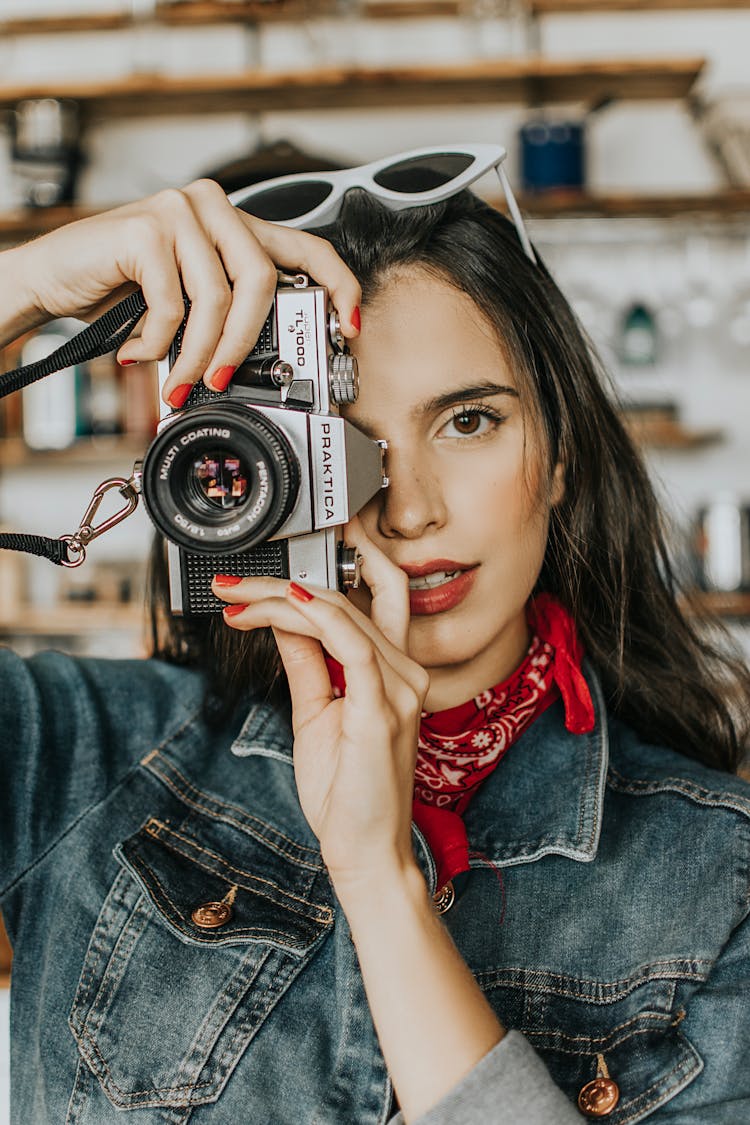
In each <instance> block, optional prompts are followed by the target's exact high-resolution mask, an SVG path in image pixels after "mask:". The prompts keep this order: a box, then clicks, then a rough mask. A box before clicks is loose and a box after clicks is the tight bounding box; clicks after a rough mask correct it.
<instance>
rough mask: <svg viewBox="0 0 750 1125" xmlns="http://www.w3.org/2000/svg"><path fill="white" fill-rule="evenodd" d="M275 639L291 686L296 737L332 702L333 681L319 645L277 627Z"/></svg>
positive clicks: (311, 638)
mask: <svg viewBox="0 0 750 1125" xmlns="http://www.w3.org/2000/svg"><path fill="white" fill-rule="evenodd" d="M273 635H274V637H275V639H276V646H277V648H278V650H279V656H280V657H281V660H282V663H283V665H284V670H285V671H286V678H287V681H288V683H289V694H290V696H291V699H292V723H293V727H294V733H295V735H296V734H297V733H298V731H299V730H301V729H302V727H304V726H306V724H307V723H309V722H311V721H312V720H313V719H315V718H317V716H318V715H319V714H320V713H321V711H324V710H325V709H326V707H327V706H328V705H329V703H330V702H331V701H332V700H333V698H334V695H333V691H332V689H331V681H330V678H329V676H328V669H327V668H326V664H325V660H324V658H323V650H322V648H321V646H320V641H318V640H316V639H315V638H313V637H306V636H302V635H301V634H299V633H288V632H287V631H286V630H284V629H280V628H279V627H278V626H276V627H275V628H274V630H273Z"/></svg>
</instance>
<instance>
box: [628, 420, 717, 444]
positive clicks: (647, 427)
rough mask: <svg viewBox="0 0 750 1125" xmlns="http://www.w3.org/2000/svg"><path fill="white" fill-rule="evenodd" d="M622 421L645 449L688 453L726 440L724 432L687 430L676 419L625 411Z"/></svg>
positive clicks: (634, 438)
mask: <svg viewBox="0 0 750 1125" xmlns="http://www.w3.org/2000/svg"><path fill="white" fill-rule="evenodd" d="M622 420H623V422H624V423H625V426H626V427H627V430H628V432H629V434H630V436H631V437H632V438H633V440H634V441H635V442H637V443H638V445H640V446H642V447H643V448H645V449H653V450H673V451H677V452H679V451H682V452H688V451H690V450H695V449H704V448H705V447H706V446H709V445H716V444H717V443H718V442H720V441H722V440H723V438H724V433H723V431H722V430H686V429H685V427H684V426H682V425H681V424H680V422H678V421H676V420H675V419H671V418H656V417H652V416H651V415H649V414H645V413H644V414H643V415H641V414H640V413H639V412H638V411H632V412H629V411H624V412H623V416H622Z"/></svg>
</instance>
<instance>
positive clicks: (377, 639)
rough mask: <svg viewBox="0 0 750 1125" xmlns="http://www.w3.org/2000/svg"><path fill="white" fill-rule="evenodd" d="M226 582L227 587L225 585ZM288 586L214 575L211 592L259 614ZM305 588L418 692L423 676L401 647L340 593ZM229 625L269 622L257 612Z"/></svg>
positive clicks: (282, 582)
mask: <svg viewBox="0 0 750 1125" xmlns="http://www.w3.org/2000/svg"><path fill="white" fill-rule="evenodd" d="M217 579H218V580H217ZM227 582H228V583H230V584H225V583H227ZM288 585H289V583H288V581H287V580H286V579H284V578H266V577H256V578H243V579H238V580H236V581H235V580H234V578H233V576H231V575H228V576H227V575H217V576H215V578H214V581H213V584H212V590H213V592H214V594H215V595H216V596H217V597H218V598H221V600H222V601H225V602H229V603H230V604H235V605H236V604H242V605H248V604H249V605H250V606H251V607H252V608H254V609H256V610H258V609H260V611H261V614H262V613H264V612H265V610H264V609H262V608H261V607H262V606H263V602H264V601H265V600H267V599H268V600H274V601H276V602H278V601H279V600H284V599H285V598H286V593H287V587H288ZM308 588H309V589H311V590H313V591H314V594H315V597H316V598H317V599H318V600H319V601H322V602H325V603H326V604H329V605H335V606H337V607H339V608H340V609H341V611H342V612H344V613H346V614H347V615H348V616H349V617H350V618H351V620H352V621H354V622H356V624H357V627H358V628H359V629H361V630H362V631H363V632H364V634H365V635H366V636H367V637H368V638H369V640H370V641H371V642H372V643H373V644H374V645H375V646H376V647H377V648H378V651H379V652H381V653H382V655H383V657H384V659H385V660H386V661H387V663H388V664H389V665H390V666H391V667H392V668H393V669H394V670H395V671H396V672H397V673H398V675H399V676H401V678H402V679H405V680H406V681H407V682H408V683H410V684H411V685H412V686H413V687H414V689H415V690H416V691H419V690H421V684H422V681H423V678H424V675H425V673H424V670H423V669H422V668H421V667H420V665H418V664H415V663H414V661H413V660H411V659H410V658H409V656H408V655H407V654H406V653H405V652H404V650H403V649H402V648H400V647H399V646H397V645H395V644H393V642H392V641H391V640H390V639H389V638H388V637H386V636H384V635H383V634H382V633H381V631H380V629H379V628H378V626H377V625H376V624H375V623H374V622H373V621H372V620H371V619H370V618H369V617H368V616H367V615H366V614H364V613H362V612H361V611H360V610H359V609H357V607H356V606H354V605H352V603H351V602H350V601H349V600H348V599H347V598H346V597H344V595H343V594H339V593H338V592H337V591H335V590H328V589H324V588H321V587H308ZM230 622H231V624H232V626H234V627H235V628H240V629H241V628H254V629H255V628H258V627H259V626H260V625H261V624H268V622H266V621H265V619H264V618H262V617H259V616H258V614H257V613H256V614H251V615H247V614H245V613H243V614H242V615H241V616H238V617H235V616H233V615H232V614H230ZM332 655H333V654H332Z"/></svg>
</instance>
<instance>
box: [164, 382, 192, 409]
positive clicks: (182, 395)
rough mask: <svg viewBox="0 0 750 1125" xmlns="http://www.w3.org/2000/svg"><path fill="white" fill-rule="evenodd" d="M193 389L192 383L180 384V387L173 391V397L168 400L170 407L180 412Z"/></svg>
mask: <svg viewBox="0 0 750 1125" xmlns="http://www.w3.org/2000/svg"><path fill="white" fill-rule="evenodd" d="M192 389H193V384H192V383H180V385H179V387H175V389H174V390H173V391H172V393H171V395H170V396H169V398H168V399H167V402H168V403H169V405H170V406H173V407H174V408H175V410H179V409H180V407H181V406H184V405H185V402H186V401H187V397H188V395H189V394H190V392H191V391H192Z"/></svg>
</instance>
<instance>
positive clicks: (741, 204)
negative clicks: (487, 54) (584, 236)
mask: <svg viewBox="0 0 750 1125" xmlns="http://www.w3.org/2000/svg"><path fill="white" fill-rule="evenodd" d="M517 198H518V202H519V205H520V207H521V210H522V211H523V212H524V214H526V215H528V216H529V217H530V218H533V219H554V218H568V217H569V218H604V219H617V218H656V219H667V218H678V217H679V216H681V215H701V216H706V217H709V218H719V219H720V218H726V217H728V216H732V215H746V214H750V188H746V189H744V190H743V189H739V188H737V189H732V190H727V191H719V192H715V193H713V194H711V195H634V194H632V193H628V194H627V195H626V194H607V195H588V194H581V193H579V192H576V193H572V192H548V193H545V194H543V195H541V194H540V195H523V194H520V195H518V196H517ZM491 202H492V203H493V204H494V205H495V206H497V207H500V208H501V209H504V207H505V203H504V201H503V200H501V199H499V198H498V199H493V200H491ZM116 206H117V204H116V203H112V204H110V205H109V206H107V207H101V208H96V207H83V206H74V207H49V208H39V209H36V210H32V209H28V210H17V211H6V212H0V239H7V240H9V241H10V240H14V239H15V240H19V241H20V240H21V239H24V238H32V237H34V236H35V235H38V234H43V233H44V232H45V231H48V230H54V229H55V228H56V227H60V226H63V225H64V224H65V223H72V222H74V221H75V220H76V219H83V218H86V217H87V216H89V215H96V214H99V213H100V212H101V211H107V210H110V208H111V207H116Z"/></svg>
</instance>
